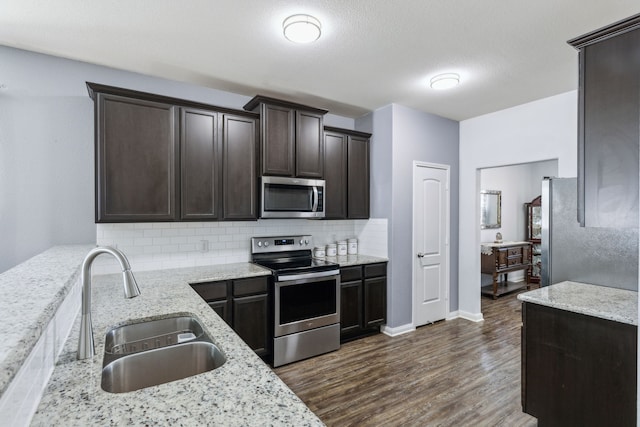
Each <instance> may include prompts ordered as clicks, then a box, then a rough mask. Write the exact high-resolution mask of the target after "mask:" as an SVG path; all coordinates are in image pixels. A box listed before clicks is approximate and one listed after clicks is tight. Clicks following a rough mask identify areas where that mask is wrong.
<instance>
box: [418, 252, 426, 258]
mask: <svg viewBox="0 0 640 427" xmlns="http://www.w3.org/2000/svg"><path fill="white" fill-rule="evenodd" d="M425 255H426V254H423V253H422V252H418V258H423V257H424V256H425Z"/></svg>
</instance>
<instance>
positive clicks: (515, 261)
mask: <svg viewBox="0 0 640 427" xmlns="http://www.w3.org/2000/svg"><path fill="white" fill-rule="evenodd" d="M519 264H522V257H521V256H515V257H510V258H509V259H507V265H509V266H512V265H519Z"/></svg>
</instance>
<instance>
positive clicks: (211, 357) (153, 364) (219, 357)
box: [102, 315, 226, 393]
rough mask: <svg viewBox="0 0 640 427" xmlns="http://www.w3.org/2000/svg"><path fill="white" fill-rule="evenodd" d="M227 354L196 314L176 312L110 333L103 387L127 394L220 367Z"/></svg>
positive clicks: (103, 372)
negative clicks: (169, 315)
mask: <svg viewBox="0 0 640 427" xmlns="http://www.w3.org/2000/svg"><path fill="white" fill-rule="evenodd" d="M225 362H226V357H225V355H224V354H223V353H222V351H220V349H219V348H218V347H217V346H216V345H215V344H214V343H213V342H212V340H211V338H210V337H209V336H208V335H207V334H206V333H205V331H204V329H203V328H202V325H201V324H200V322H199V321H198V320H197V319H196V318H194V317H192V316H184V315H175V316H172V317H168V318H164V319H157V320H150V321H146V322H141V323H134V324H130V325H124V326H119V327H116V328H113V329H111V330H110V331H109V332H107V335H106V338H105V352H104V359H103V365H102V366H103V368H102V389H103V390H104V391H108V392H110V393H125V392H128V391H133V390H139V389H141V388H145V387H151V386H154V385H159V384H164V383H168V382H171V381H176V380H179V379H182V378H187V377H191V376H193V375H198V374H201V373H204V372H208V371H212V370H214V369H216V368H219V367H220V366H222V365H223V364H224V363H225Z"/></svg>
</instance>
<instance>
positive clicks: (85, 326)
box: [78, 246, 140, 360]
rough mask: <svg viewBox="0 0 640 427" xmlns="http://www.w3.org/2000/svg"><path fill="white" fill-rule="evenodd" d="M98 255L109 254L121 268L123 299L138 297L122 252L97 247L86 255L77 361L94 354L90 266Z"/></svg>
mask: <svg viewBox="0 0 640 427" xmlns="http://www.w3.org/2000/svg"><path fill="white" fill-rule="evenodd" d="M100 254H111V255H113V256H114V257H115V259H117V260H118V262H119V263H120V267H121V268H122V280H123V285H124V297H125V298H133V297H137V296H138V295H140V289H139V288H138V284H137V283H136V279H135V277H133V273H132V272H131V266H130V265H129V261H128V260H127V257H126V256H125V255H124V254H123V253H122V251H120V250H118V249H115V248H112V247H109V246H98V247H96V248H94V249H92V250H91V251H89V253H88V254H87V256H85V257H84V261H82V276H81V279H82V318H81V319H80V340H79V342H78V360H82V359H89V358H91V357H93V356H95V354H96V350H95V346H94V343H93V326H92V325H91V264H92V263H93V260H94V259H96V257H97V256H98V255H100Z"/></svg>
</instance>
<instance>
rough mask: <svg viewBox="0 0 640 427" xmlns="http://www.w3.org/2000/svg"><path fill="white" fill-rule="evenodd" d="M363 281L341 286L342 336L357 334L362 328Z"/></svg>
mask: <svg viewBox="0 0 640 427" xmlns="http://www.w3.org/2000/svg"><path fill="white" fill-rule="evenodd" d="M361 322H362V281H361V280H358V281H355V282H346V283H342V284H341V285H340V334H341V335H344V334H348V333H350V332H357V331H358V330H360V328H362V324H361Z"/></svg>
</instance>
